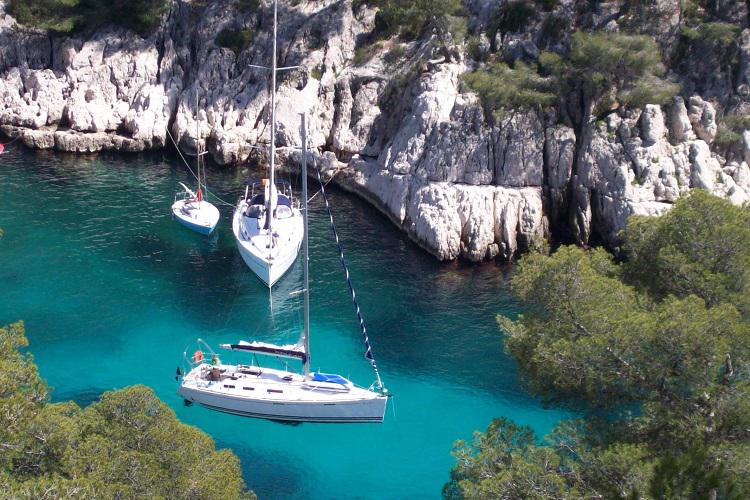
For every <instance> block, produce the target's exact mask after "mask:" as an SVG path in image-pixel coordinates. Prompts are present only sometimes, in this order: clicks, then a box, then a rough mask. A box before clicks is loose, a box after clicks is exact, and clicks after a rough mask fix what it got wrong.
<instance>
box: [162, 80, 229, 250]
mask: <svg viewBox="0 0 750 500" xmlns="http://www.w3.org/2000/svg"><path fill="white" fill-rule="evenodd" d="M195 125H196V129H197V130H196V143H197V144H198V146H197V151H196V164H195V166H196V169H197V174H195V173H193V175H195V177H196V180H197V181H198V190H197V192H195V191H193V190H192V189H190V188H189V187H187V186H186V185H185V184H183V183H182V182H180V186H182V191H179V192H178V193H177V194H175V196H174V203H172V215H173V216H174V218H175V219H177V222H179V223H180V224H182V225H183V226H185V227H187V228H189V229H192V230H193V231H197V232H199V233H200V234H205V235H208V234H211V232H212V231H213V230H214V228H215V227H216V224H218V222H219V209H218V208H216V207H215V206H214V205H213V204H211V203H210V202H208V201H206V200H205V199H204V198H203V187H206V191H208V187H207V186H206V165H205V163H203V164H202V162H201V157H202V156H203V155H204V154H206V151H203V152H201V146H200V128H199V125H198V93H197V91H196V94H195ZM175 146H176V144H175ZM180 155H182V153H180ZM184 160H185V158H184V157H183V161H184ZM185 166H186V167H188V169H190V166H189V165H188V164H187V161H185ZM191 172H192V170H191Z"/></svg>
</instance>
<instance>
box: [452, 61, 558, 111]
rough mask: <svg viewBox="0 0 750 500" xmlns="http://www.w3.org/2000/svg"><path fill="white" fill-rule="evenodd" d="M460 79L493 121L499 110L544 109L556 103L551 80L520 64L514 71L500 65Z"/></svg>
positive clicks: (493, 64) (495, 64) (504, 65)
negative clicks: (474, 93) (474, 94)
mask: <svg viewBox="0 0 750 500" xmlns="http://www.w3.org/2000/svg"><path fill="white" fill-rule="evenodd" d="M461 78H462V79H463V81H464V82H465V83H466V84H467V85H468V86H469V88H470V89H471V90H473V91H474V92H476V93H477V94H479V97H480V99H481V100H482V103H483V104H484V106H485V109H486V110H487V111H488V114H490V115H493V116H495V117H497V116H498V113H499V112H500V111H501V110H502V109H503V108H506V109H519V108H526V109H528V108H537V107H547V106H551V105H553V104H554V103H555V102H556V101H557V94H556V93H555V90H554V84H553V82H552V81H551V79H549V78H544V77H542V76H540V75H539V74H538V73H537V72H536V71H535V70H534V69H533V68H532V67H531V66H528V65H526V64H524V63H523V62H521V61H517V62H516V64H515V67H514V68H511V67H510V66H508V65H507V64H505V63H502V62H498V63H492V64H490V65H489V66H488V67H487V69H485V70H479V71H475V72H473V73H465V74H464V75H462V77H461Z"/></svg>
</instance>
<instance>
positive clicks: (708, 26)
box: [680, 22, 740, 46]
mask: <svg viewBox="0 0 750 500" xmlns="http://www.w3.org/2000/svg"><path fill="white" fill-rule="evenodd" d="M739 32H740V27H739V26H737V25H736V24H731V23H723V22H697V23H693V24H687V25H684V26H682V27H681V29H680V33H682V35H683V36H684V37H685V38H687V39H688V40H692V41H696V40H704V41H706V42H708V43H711V44H714V45H719V46H727V45H730V44H732V43H734V42H735V40H736V39H737V35H738V34H739Z"/></svg>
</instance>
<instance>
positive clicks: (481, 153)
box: [0, 0, 750, 260]
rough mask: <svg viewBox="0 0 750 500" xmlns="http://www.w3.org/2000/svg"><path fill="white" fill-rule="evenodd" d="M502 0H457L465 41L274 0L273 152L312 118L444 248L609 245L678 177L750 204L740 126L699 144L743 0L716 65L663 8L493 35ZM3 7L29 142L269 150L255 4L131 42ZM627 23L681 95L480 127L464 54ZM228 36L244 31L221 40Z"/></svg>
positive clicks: (11, 104) (747, 79) (666, 196)
mask: <svg viewBox="0 0 750 500" xmlns="http://www.w3.org/2000/svg"><path fill="white" fill-rule="evenodd" d="M505 3H508V2H504V1H502V0H501V1H491V0H470V1H468V2H466V8H467V19H468V28H469V32H470V33H472V34H473V37H472V39H473V40H475V41H478V43H476V44H475V46H474V48H473V49H472V48H471V47H469V45H470V44H469V43H466V42H465V41H463V38H459V37H458V36H452V35H451V34H450V33H448V34H447V35H446V34H445V33H441V32H439V31H438V30H437V29H430V28H429V26H428V29H426V30H425V32H423V34H422V35H421V36H420V37H418V38H417V39H415V40H412V41H409V42H402V41H400V40H399V39H397V38H390V39H386V40H384V41H378V42H377V43H374V44H372V43H371V41H370V40H371V38H370V35H369V34H370V33H371V32H372V30H373V26H374V23H375V14H376V8H374V7H369V6H368V5H366V4H364V5H363V4H362V2H358V3H357V5H356V6H355V7H354V8H353V6H352V3H351V1H345V0H317V1H310V2H291V1H286V0H283V1H281V3H280V6H279V23H280V29H279V64H280V65H281V66H300V67H301V68H299V69H290V70H288V71H285V72H283V73H282V74H280V79H279V81H280V85H279V90H278V94H277V95H278V101H277V102H278V108H277V117H278V120H279V125H278V130H277V138H276V139H277V144H278V145H279V146H280V147H281V150H282V152H283V150H284V148H285V147H287V148H289V147H292V146H297V145H299V144H300V142H301V140H300V134H299V118H298V113H299V112H301V111H303V110H305V111H307V112H308V114H309V116H310V117H311V120H310V124H311V133H310V135H311V142H312V145H313V146H314V148H315V150H316V155H317V156H318V159H319V162H320V164H321V166H322V167H323V169H324V171H325V173H326V174H327V175H329V176H334V179H335V182H337V183H338V184H340V185H341V186H343V187H345V188H346V189H349V190H352V191H354V192H356V193H358V194H359V195H361V196H363V197H364V198H366V199H367V200H369V201H370V202H372V203H373V204H374V205H376V206H377V207H379V208H380V209H381V210H382V211H383V212H384V213H385V214H387V215H388V216H389V217H390V218H391V219H392V220H393V221H394V223H396V224H397V225H399V226H400V227H401V228H403V229H404V230H405V231H406V232H408V233H409V234H410V235H411V236H412V237H413V239H414V240H415V241H417V242H419V243H420V244H421V245H422V246H423V247H424V248H425V249H427V250H428V251H430V252H431V253H433V254H434V255H435V256H437V257H438V258H440V259H445V260H447V259H455V258H457V257H463V258H467V259H470V260H482V259H487V258H494V257H497V256H500V257H503V258H511V257H512V256H513V255H514V254H516V253H517V252H518V251H519V250H523V249H524V248H526V247H528V246H530V245H533V244H535V243H536V242H539V241H540V240H541V239H543V238H545V237H548V236H549V235H550V234H551V233H553V234H558V235H561V236H562V237H565V236H566V235H570V234H574V235H575V237H576V238H577V239H578V240H579V241H580V242H588V241H592V240H593V241H603V242H606V243H612V242H615V241H616V234H617V232H618V231H619V229H621V228H622V227H623V226H624V224H625V222H626V220H627V217H628V216H629V215H630V214H634V213H635V214H660V213H662V212H664V211H665V210H667V209H668V208H669V206H670V204H671V203H672V202H674V200H675V199H677V198H678V197H680V196H683V195H685V194H686V193H687V192H688V191H689V190H690V189H693V188H702V189H707V190H709V191H711V192H714V193H716V194H719V195H721V196H725V197H728V198H729V199H730V200H732V202H734V203H737V204H740V203H745V202H747V201H748V200H750V168H749V167H748V162H750V132H745V133H744V135H743V136H742V137H743V140H744V143H743V144H744V146H740V147H739V149H737V148H735V149H734V150H732V151H731V152H730V151H728V150H720V148H717V147H716V145H715V144H714V142H715V138H716V135H717V130H718V124H717V120H718V118H719V116H720V115H721V114H722V113H726V112H728V111H730V110H731V111H732V112H733V113H735V114H737V113H739V114H742V113H745V112H746V111H745V97H747V96H748V95H749V94H750V92H748V89H750V69H748V68H750V29H747V28H746V24H747V8H746V6H745V5H744V4H740V3H737V2H730V3H731V4H732V6H731V8H730V7H727V8H726V9H728V10H727V12H725V13H723V14H722V15H725V16H727V18H728V20H729V21H731V22H733V23H735V24H737V26H740V27H744V28H745V29H744V30H743V31H741V32H740V31H738V34H737V36H736V40H735V41H733V42H732V43H733V47H735V49H734V50H735V51H734V52H733V53H732V54H733V58H732V59H731V61H729V62H726V61H724V60H723V59H721V58H719V59H721V60H718V61H717V60H712V58H710V57H705V53H704V54H701V53H700V52H699V51H698V49H696V48H695V44H692V45H689V46H688V47H687V49H686V48H685V47H683V48H682V49H680V48H679V46H680V44H679V43H678V38H679V37H680V36H681V35H680V34H679V27H680V23H681V22H682V20H681V9H680V7H679V4H680V2H678V1H666V0H664V1H662V0H659V1H654V2H651V3H649V2H645V3H646V4H648V5H649V7H648V8H649V9H651V10H650V11H649V12H647V14H648V15H643V16H642V18H638V17H637V16H635V15H634V13H633V12H631V11H628V10H627V9H626V8H625V6H626V5H627V4H628V2H622V1H620V2H598V3H595V4H596V5H593V4H592V5H593V6H592V7H591V9H590V10H589V11H584V12H582V11H581V9H580V8H579V7H577V4H579V2H573V1H570V0H568V1H565V0H560V1H558V2H552V4H554V5H553V6H552V10H551V11H550V12H549V13H545V14H544V15H543V16H542V15H537V16H535V17H533V18H532V19H531V20H529V22H528V23H527V25H526V26H524V27H523V28H522V29H517V30H516V31H515V32H513V33H503V32H501V31H498V30H495V31H494V33H493V30H492V29H491V22H490V21H491V18H492V15H493V12H496V11H497V8H498V5H500V6H502V4H505ZM548 3H549V2H548ZM4 9H5V5H4V4H3V3H2V2H0V128H1V129H2V131H3V132H4V133H5V134H7V135H10V136H12V137H19V138H20V140H22V141H23V143H24V144H25V145H26V146H28V147H31V148H55V149H59V150H64V151H77V152H91V151H99V150H103V149H114V150H122V151H140V150H144V149H153V148H162V147H165V146H167V145H168V144H170V139H169V136H168V134H170V133H171V135H172V136H173V137H174V139H175V141H177V142H178V143H179V144H180V146H181V147H184V148H187V149H194V148H195V147H196V145H197V144H198V143H201V144H203V145H205V147H207V149H208V150H209V151H210V153H211V155H212V156H213V158H214V159H215V161H217V162H219V163H221V164H239V163H243V162H246V161H248V159H249V158H258V157H259V156H262V155H263V154H264V153H263V146H264V145H265V144H266V143H267V135H268V132H267V127H268V117H269V114H268V107H269V106H268V104H269V99H268V97H269V96H268V89H267V80H266V78H267V72H266V71H265V70H263V69H259V68H256V67H254V66H253V65H267V64H268V61H269V59H270V52H271V45H270V40H271V38H270V26H271V23H272V11H271V8H270V6H269V5H268V2H261V3H260V5H259V6H258V7H257V8H255V9H240V8H238V4H237V2H236V1H232V0H219V1H215V2H206V3H202V2H196V1H193V2H183V1H175V2H173V3H172V4H171V7H170V9H169V12H168V14H167V15H166V16H165V17H164V19H163V20H162V23H161V26H160V27H159V28H158V29H156V30H155V31H154V32H153V34H151V35H150V36H148V37H146V38H144V37H141V36H138V35H137V34H135V33H133V32H130V31H127V30H123V29H114V28H112V29H105V30H101V29H100V30H98V31H95V32H91V33H81V34H78V35H74V36H58V35H51V34H47V33H44V32H39V31H34V30H33V29H30V28H25V27H21V26H19V25H18V23H17V22H16V21H15V20H14V19H13V18H12V17H11V16H10V15H8V14H6V13H5V11H4ZM732 9H734V10H732ZM552 15H554V16H556V19H562V20H563V21H564V22H565V23H566V24H564V25H563V27H562V28H561V29H560V30H559V32H557V34H556V37H555V39H554V40H551V39H550V36H549V33H548V30H546V29H545V28H544V26H545V25H544V23H545V22H546V21H545V19H547V18H548V17H549V16H552ZM634 24H637V25H638V26H639V28H638V29H639V31H640V32H645V33H649V34H650V35H652V36H654V37H655V38H656V39H657V40H659V43H660V44H661V46H662V47H663V48H664V51H665V54H666V57H668V58H671V59H670V60H671V61H672V64H671V70H672V73H673V75H674V76H675V78H678V79H679V80H680V82H681V83H682V95H681V97H677V98H675V99H674V100H673V101H672V102H671V103H670V104H668V105H665V106H656V105H647V106H645V107H644V108H643V109H641V110H627V109H623V110H621V111H619V112H617V113H611V114H609V115H608V116H607V117H606V119H605V120H601V121H592V123H590V124H589V125H588V126H589V128H590V140H587V141H578V140H576V139H577V138H576V132H575V130H574V129H573V128H572V127H570V126H568V125H566V124H565V121H564V120H561V119H560V118H559V117H558V116H556V115H554V114H549V113H540V112H531V111H522V110H515V111H512V112H510V113H506V114H504V115H503V117H502V119H500V120H498V121H496V122H491V121H488V120H487V118H486V113H485V110H484V109H483V106H482V104H481V103H480V102H479V100H478V98H477V97H476V96H475V95H474V94H472V93H471V92H468V91H467V89H466V88H465V86H464V85H463V84H462V82H461V80H460V78H459V77H460V75H461V74H462V73H464V72H466V71H468V70H470V69H473V68H475V67H476V66H477V65H478V64H479V63H478V62H477V61H476V60H475V59H476V58H472V57H470V56H469V55H468V54H469V53H470V52H471V51H472V50H473V51H475V52H476V51H478V52H480V54H481V53H484V54H485V55H486V54H493V55H494V56H495V57H502V58H504V59H506V60H511V61H512V60H515V59H525V60H533V59H534V58H535V57H538V54H539V50H540V48H547V49H552V50H560V51H564V50H565V43H566V41H565V40H566V37H568V36H569V34H570V33H571V32H572V31H573V30H574V29H577V28H587V29H589V28H597V29H606V30H613V31H617V30H620V29H625V28H626V27H628V29H632V26H633V25H634ZM223 31H224V32H229V33H236V32H239V31H242V32H244V33H249V34H250V35H251V37H250V38H251V39H250V40H249V43H247V44H245V45H244V46H240V47H234V48H223V47H220V46H219V44H218V42H217V38H218V37H217V34H219V33H221V32H223ZM490 34H492V36H490ZM367 50H369V52H370V53H369V54H365V51H367ZM691 51H692V52H691ZM677 52H679V53H677ZM730 55H731V54H730ZM480 59H481V57H480ZM691 61H692V64H690V63H691ZM722 61H723V62H722ZM196 120H197V121H198V122H199V127H197V126H196ZM196 130H200V134H201V135H200V137H197V136H196ZM259 146H260V147H259ZM290 151H291V150H290ZM294 156H295V155H294V154H289V155H288V157H287V159H288V162H287V165H288V166H291V165H293V164H294ZM579 157H580V158H581V159H580V161H579V163H578V165H579V167H578V168H576V169H574V168H573V164H574V159H576V158H579ZM571 193H573V194H574V196H571ZM571 221H576V222H575V223H574V224H575V225H576V227H577V231H572V232H571V231H569V230H568V229H569V226H570V225H571V224H573V223H572V222H571Z"/></svg>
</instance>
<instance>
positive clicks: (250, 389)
mask: <svg viewBox="0 0 750 500" xmlns="http://www.w3.org/2000/svg"><path fill="white" fill-rule="evenodd" d="M243 389H244V390H246V391H254V390H255V387H243Z"/></svg>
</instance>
